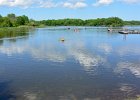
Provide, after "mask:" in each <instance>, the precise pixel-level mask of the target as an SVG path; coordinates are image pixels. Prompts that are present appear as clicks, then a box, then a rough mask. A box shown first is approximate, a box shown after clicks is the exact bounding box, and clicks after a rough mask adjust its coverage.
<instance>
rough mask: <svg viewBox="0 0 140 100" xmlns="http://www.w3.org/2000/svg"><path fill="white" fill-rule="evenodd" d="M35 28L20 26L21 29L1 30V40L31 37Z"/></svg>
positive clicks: (8, 28) (9, 28) (7, 28)
mask: <svg viewBox="0 0 140 100" xmlns="http://www.w3.org/2000/svg"><path fill="white" fill-rule="evenodd" d="M32 29H33V27H29V26H20V27H6V28H0V38H10V37H18V36H25V35H29V32H30V31H31V30H32Z"/></svg>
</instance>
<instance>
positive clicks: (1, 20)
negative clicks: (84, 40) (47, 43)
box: [0, 14, 140, 27]
mask: <svg viewBox="0 0 140 100" xmlns="http://www.w3.org/2000/svg"><path fill="white" fill-rule="evenodd" d="M21 25H22V26H23V25H24V26H36V27H44V26H109V27H110V26H111V27H119V26H124V25H140V21H123V20H122V19H121V18H118V17H109V18H97V19H88V20H82V19H58V20H54V19H52V20H41V21H35V20H33V19H29V18H28V17H27V16H25V15H22V16H16V15H15V14H8V15H7V16H4V17H3V16H1V15H0V27H18V26H21Z"/></svg>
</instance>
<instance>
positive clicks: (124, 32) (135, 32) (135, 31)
mask: <svg viewBox="0 0 140 100" xmlns="http://www.w3.org/2000/svg"><path fill="white" fill-rule="evenodd" d="M119 33H120V34H140V31H137V30H126V31H125V30H124V31H119Z"/></svg>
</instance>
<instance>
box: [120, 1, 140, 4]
mask: <svg viewBox="0 0 140 100" xmlns="http://www.w3.org/2000/svg"><path fill="white" fill-rule="evenodd" d="M121 1H122V2H125V3H129V4H132V3H140V0H121Z"/></svg>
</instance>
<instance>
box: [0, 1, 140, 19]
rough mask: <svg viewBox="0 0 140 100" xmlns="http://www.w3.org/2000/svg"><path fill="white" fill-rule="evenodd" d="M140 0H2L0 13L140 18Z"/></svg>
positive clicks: (53, 16) (91, 17)
mask: <svg viewBox="0 0 140 100" xmlns="http://www.w3.org/2000/svg"><path fill="white" fill-rule="evenodd" d="M139 8H140V0H26V1H25V0H0V14H1V15H2V16H6V15H7V14H9V13H14V14H16V15H18V16H21V15H27V16H28V17H30V18H33V19H35V20H42V19H63V18H80V19H95V18H107V17H112V16H117V17H119V18H122V19H123V20H140V13H139Z"/></svg>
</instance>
